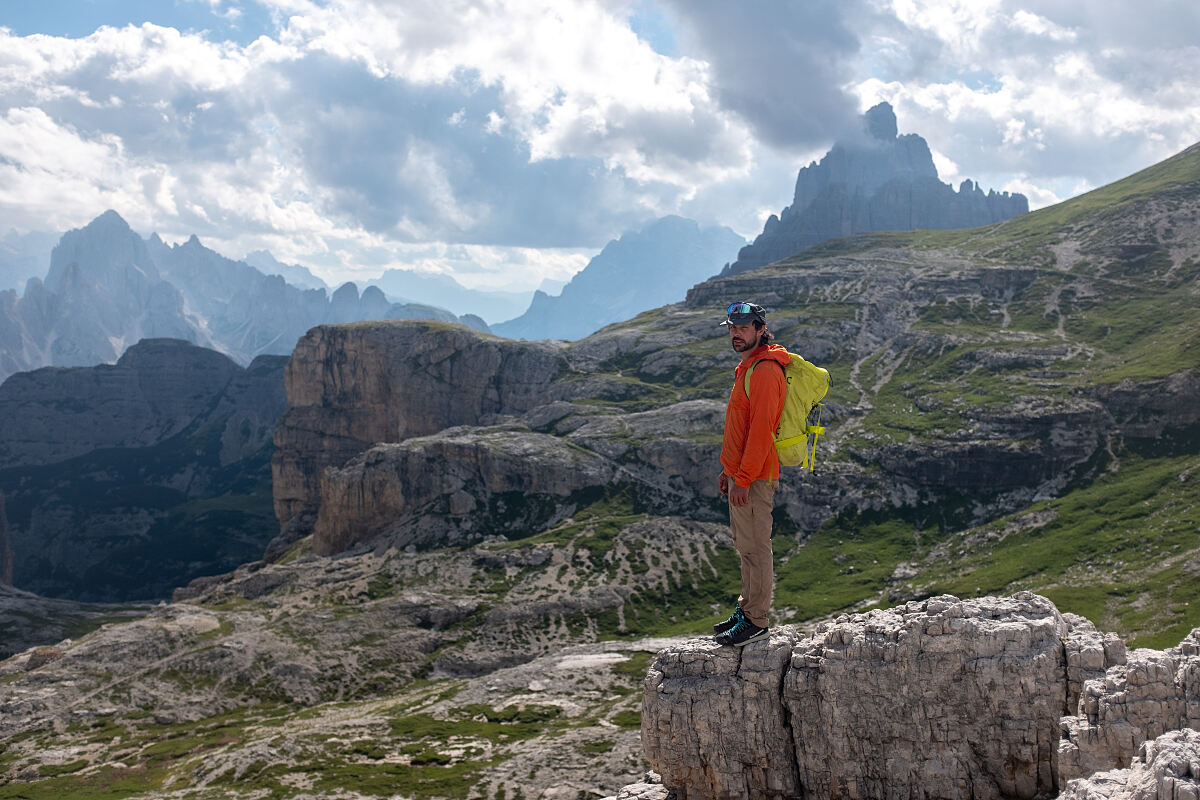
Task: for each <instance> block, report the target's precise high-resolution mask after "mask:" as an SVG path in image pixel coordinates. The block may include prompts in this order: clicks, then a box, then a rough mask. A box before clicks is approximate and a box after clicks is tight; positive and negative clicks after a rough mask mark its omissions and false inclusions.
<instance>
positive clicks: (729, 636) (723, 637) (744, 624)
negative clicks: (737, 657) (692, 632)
mask: <svg viewBox="0 0 1200 800" xmlns="http://www.w3.org/2000/svg"><path fill="white" fill-rule="evenodd" d="M767 633H769V629H767V628H760V627H758V626H757V625H755V624H754V623H753V622H751V621H750V620H748V619H746V618H745V617H742V618H741V619H740V620H739V621H738V623H737V624H736V625H734V626H733V627H732V628H730V629H729V630H727V631H725V633H722V634H719V635H717V636H714V637H713V641H715V642H716V643H717V644H731V645H733V646H734V647H745V646H746V645H748V644H750V643H751V642H753V641H754V640H756V639H762V638H763V637H764V636H766V635H767Z"/></svg>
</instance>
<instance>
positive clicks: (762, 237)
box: [722, 103, 1029, 275]
mask: <svg viewBox="0 0 1200 800" xmlns="http://www.w3.org/2000/svg"><path fill="white" fill-rule="evenodd" d="M1027 211H1029V201H1028V200H1027V199H1026V198H1025V196H1024V195H1022V194H1012V195H1010V194H1009V193H1008V192H996V191H995V190H990V191H988V192H986V193H985V192H984V191H983V189H981V188H980V187H979V185H978V184H976V183H975V182H974V181H971V180H965V181H963V182H962V183H961V184H960V185H959V187H958V191H957V192H956V191H955V190H954V189H953V188H952V187H951V186H950V185H949V184H945V183H942V182H941V181H940V180H938V174H937V168H936V167H934V165H933V154H932V153H931V152H930V150H929V145H928V144H926V142H925V140H924V139H922V138H921V137H920V136H918V135H917V134H915V133H907V134H904V135H903V136H900V135H898V134H897V127H896V114H895V112H894V111H893V110H892V106H891V104H889V103H880V104H879V105H877V106H875V107H873V108H871V109H870V110H868V111H867V112H866V114H864V115H863V118H862V130H861V131H856V132H855V133H854V135H851V136H848V137H845V138H843V139H842V140H841V141H838V142H837V143H836V144H835V145H834V146H833V148H832V149H831V150H830V151H829V152H828V153H826V154H825V157H824V158H822V159H821V161H820V162H819V163H817V162H814V163H812V164H809V165H808V166H807V167H804V168H803V169H801V170H800V172H799V174H798V175H797V176H796V192H795V196H794V197H793V198H792V203H791V205H789V206H788V207H786V208H785V209H783V211H782V212H780V214H779V215H778V216H776V215H774V214H772V215H771V216H770V217H769V218H768V219H767V222H766V224H765V225H764V226H763V231H762V233H761V234H759V235H758V236H757V237H756V238H755V239H754V241H753V242H751V243H750V244H748V245H746V246H745V247H743V248H742V249H741V251H740V252H739V253H738V257H737V260H736V261H734V262H733V263H732V264H727V265H726V266H725V269H724V270H723V272H722V274H723V275H733V274H736V273H739V272H745V271H746V270H749V269H754V268H756V267H761V266H764V265H766V264H769V263H771V262H773V261H778V260H780V259H783V258H787V257H789V256H791V255H794V254H795V253H799V252H800V251H801V250H806V249H808V248H809V247H813V246H814V245H818V244H820V243H821V242H824V241H826V240H828V239H835V238H838V237H841V236H848V235H851V234H855V233H864V232H867V231H891V230H898V231H899V230H914V229H917V228H974V227H976V226H979V225H988V224H990V223H994V222H1001V221H1003V220H1006V219H1010V218H1012V217H1015V216H1017V215H1019V214H1024V213H1026V212H1027Z"/></svg>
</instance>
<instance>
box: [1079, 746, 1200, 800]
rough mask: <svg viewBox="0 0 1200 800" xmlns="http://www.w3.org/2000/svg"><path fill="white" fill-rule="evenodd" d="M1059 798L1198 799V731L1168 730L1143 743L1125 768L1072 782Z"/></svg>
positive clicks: (1123, 799) (1086, 799)
mask: <svg viewBox="0 0 1200 800" xmlns="http://www.w3.org/2000/svg"><path fill="white" fill-rule="evenodd" d="M1059 798H1060V800H1196V798H1200V731H1196V730H1178V731H1171V732H1170V733H1165V734H1163V735H1162V736H1159V737H1158V738H1157V739H1154V740H1153V741H1150V742H1146V743H1145V744H1143V745H1142V746H1141V748H1140V749H1139V751H1138V755H1137V757H1136V758H1134V759H1133V763H1132V764H1131V765H1130V767H1129V769H1117V770H1109V771H1105V772H1097V773H1096V774H1094V775H1091V776H1090V777H1088V778H1077V779H1075V780H1072V781H1071V782H1070V783H1068V784H1067V787H1066V789H1064V790H1063V792H1062V794H1060V795H1059Z"/></svg>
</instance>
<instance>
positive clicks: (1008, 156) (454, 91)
mask: <svg viewBox="0 0 1200 800" xmlns="http://www.w3.org/2000/svg"><path fill="white" fill-rule="evenodd" d="M193 1H194V2H201V3H206V4H208V6H209V8H210V10H211V11H212V12H213V13H214V14H217V15H224V16H225V17H226V18H229V17H230V16H231V15H232V16H237V15H238V14H239V13H241V14H243V16H242V17H241V19H249V18H250V17H252V16H254V15H256V14H257V16H258V17H262V16H263V14H262V8H263V7H266V8H267V10H268V12H269V13H268V15H267V16H269V17H270V18H272V19H274V20H275V21H276V24H277V26H278V27H277V30H275V31H274V32H273V35H272V36H270V37H268V36H263V37H260V38H259V39H258V40H256V41H254V42H251V43H249V44H245V45H238V44H235V43H228V42H219V41H213V40H212V39H213V37H211V36H210V37H205V36H203V35H199V34H193V33H180V32H179V31H176V30H173V29H170V28H163V27H157V26H154V25H140V26H125V27H119V26H114V27H108V28H101V29H99V30H97V31H96V32H95V33H93V34H92V35H90V36H86V37H84V38H81V39H65V38H54V37H47V36H27V37H17V36H15V35H13V34H11V33H10V32H7V31H0V212H2V214H3V217H2V218H3V219H5V220H6V222H7V224H8V225H12V226H14V227H18V228H25V229H30V228H35V229H36V228H47V227H56V228H60V229H62V228H67V227H74V226H78V225H82V224H84V223H86V222H87V221H88V220H89V219H91V218H92V217H94V216H95V215H96V214H98V213H99V212H100V211H102V210H104V209H105V208H108V207H112V208H116V209H117V210H118V211H119V212H120V213H121V214H122V215H123V216H125V217H126V218H127V219H129V221H130V222H131V224H133V225H134V227H135V228H137V229H139V230H143V231H146V232H148V231H150V230H158V231H159V232H161V233H163V234H164V235H165V236H174V237H180V238H183V237H186V236H187V235H189V234H190V233H193V232H195V233H198V234H199V235H200V236H201V237H202V238H203V239H204V240H205V242H206V243H210V244H212V245H213V246H217V247H218V249H222V251H223V252H226V253H227V254H230V255H238V254H241V253H245V252H247V251H248V250H252V249H258V248H260V247H264V246H265V247H268V248H269V249H271V250H272V251H273V252H275V253H276V254H277V256H279V257H282V258H284V259H285V260H289V261H298V262H301V263H312V264H313V265H314V266H316V267H319V268H320V269H323V270H326V271H327V272H326V273H325V274H326V275H331V274H332V271H334V270H342V271H344V272H345V273H346V274H347V275H361V274H362V273H363V272H364V271H368V270H369V271H371V273H372V274H371V275H368V277H373V275H375V274H378V271H381V269H382V268H383V267H384V266H405V265H415V264H418V263H419V264H420V265H421V266H422V267H423V268H426V269H430V270H441V269H444V270H453V271H456V272H460V273H462V274H463V275H471V276H474V277H472V278H469V279H468V281H469V280H477V281H480V282H489V281H496V282H499V281H501V280H503V278H502V277H501V276H503V275H505V274H506V273H508V274H511V275H512V276H513V277H512V278H511V279H512V280H520V281H524V282H525V285H527V286H533V285H536V284H537V283H538V281H540V279H541V277H569V275H570V274H571V273H572V272H573V270H574V269H577V268H578V267H579V266H582V262H585V261H586V258H584V256H583V253H585V252H591V253H593V254H594V252H595V249H597V248H598V247H599V246H600V245H602V244H603V243H604V242H605V241H607V240H608V239H611V238H615V237H616V236H618V235H620V234H621V233H622V232H623V231H625V230H629V229H632V228H634V227H637V226H639V225H641V224H642V223H644V222H645V220H646V219H647V218H649V217H652V216H658V215H661V214H665V213H682V214H686V215H690V216H695V217H697V218H699V219H700V220H701V221H703V222H720V223H724V224H728V225H730V226H731V227H733V228H734V229H735V230H737V231H738V232H739V233H741V234H743V235H745V236H747V237H748V238H753V236H754V235H755V234H757V233H758V231H759V230H760V229H761V225H762V221H763V218H764V217H765V215H766V214H768V213H772V212H778V211H779V210H780V209H781V208H782V207H783V206H784V205H785V204H787V203H788V202H789V201H790V199H791V186H792V183H793V181H794V179H795V173H796V170H797V169H798V168H799V167H801V166H803V165H804V164H806V163H807V162H808V161H809V160H810V159H812V158H814V157H820V155H821V154H822V153H823V152H824V150H825V149H826V148H827V147H828V145H829V144H830V143H831V141H832V140H833V138H834V137H835V136H837V135H838V133H839V132H841V131H843V130H845V129H846V127H847V126H848V125H851V124H852V123H853V122H854V119H855V116H856V115H857V114H858V113H859V112H861V111H862V110H864V109H865V108H867V107H869V106H870V105H873V104H874V103H875V102H877V101H879V100H889V101H891V102H892V103H893V105H894V106H895V108H896V111H897V115H898V117H899V124H900V129H901V131H902V132H916V133H919V134H921V135H922V136H924V137H925V138H926V139H927V140H928V141H929V144H930V147H931V149H932V151H933V153H934V157H935V164H936V166H937V167H938V170H939V174H941V176H942V178H943V180H949V181H952V182H955V183H957V182H958V181H959V180H961V179H963V178H973V179H976V180H979V181H981V183H982V184H983V187H984V188H985V189H987V188H992V187H993V186H995V187H997V188H1001V189H1007V190H1009V191H1021V192H1022V193H1024V194H1026V195H1027V196H1028V197H1029V198H1030V201H1031V204H1033V205H1035V206H1038V205H1042V204H1046V203H1051V202H1054V201H1055V200H1057V199H1058V198H1063V197H1068V196H1071V195H1072V194H1074V193H1075V192H1076V191H1078V189H1079V187H1091V186H1096V185H1100V184H1102V183H1105V182H1107V181H1110V180H1113V179H1116V178H1119V177H1122V176H1123V175H1125V174H1128V173H1130V172H1133V171H1135V170H1136V169H1139V168H1141V167H1144V166H1146V165H1148V164H1150V163H1152V162H1154V161H1157V160H1160V159H1161V158H1163V157H1165V156H1167V155H1170V154H1171V153H1173V152H1176V151H1178V150H1180V149H1182V148H1183V147H1184V146H1186V145H1188V144H1190V143H1192V142H1193V141H1195V140H1196V139H1198V138H1200V47H1198V46H1197V43H1198V42H1200V6H1195V5H1194V4H1191V3H1185V2H1183V1H1182V0H1162V1H1161V2H1156V3H1153V4H1148V5H1134V4H1128V3H1122V2H1115V0H1097V2H1094V3H1086V4H1081V3H1074V2H1071V3H1068V2H1066V0H847V2H844V3H816V4H814V3H807V2H800V0H778V2H769V3H768V2H749V3H742V4H734V5H731V4H729V3H726V2H723V1H722V0H636V2H634V0H571V1H570V2H562V0H492V1H491V2H487V3H482V2H478V1H477V0H441V1H440V2H434V0H328V1H327V2H324V1H323V2H310V0H260V1H259V2H258V3H257V4H256V5H254V4H252V3H251V2H250V0H193ZM631 18H636V19H640V20H643V21H644V20H646V19H651V18H652V19H653V20H654V21H655V25H657V26H659V29H660V30H659V33H658V34H656V35H655V36H654V37H651V38H655V39H656V40H657V41H660V42H663V41H668V40H669V41H670V45H671V46H670V47H663V48H662V49H663V50H665V51H666V52H669V53H670V54H671V55H663V54H662V53H660V52H656V51H655V50H654V49H653V47H652V46H651V45H650V44H649V43H648V42H647V41H646V40H645V39H644V38H639V36H638V34H637V33H636V32H635V31H634V30H633V29H632V28H631V25H630V19H631ZM668 27H669V28H670V30H669V31H668V30H667V28H668ZM514 31H518V32H519V35H514V33H513V32H514ZM665 33H669V34H670V35H669V36H665V35H664V34H665ZM989 180H990V181H991V183H989V182H988V181H989ZM581 259H582V261H581ZM471 270H475V271H474V272H472V271H471ZM331 282H334V283H336V282H338V281H337V280H336V279H331Z"/></svg>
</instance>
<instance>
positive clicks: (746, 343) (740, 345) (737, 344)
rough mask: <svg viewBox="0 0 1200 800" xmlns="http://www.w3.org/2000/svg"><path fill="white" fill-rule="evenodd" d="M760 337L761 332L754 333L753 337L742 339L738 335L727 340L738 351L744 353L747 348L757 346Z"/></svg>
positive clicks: (751, 348)
mask: <svg viewBox="0 0 1200 800" xmlns="http://www.w3.org/2000/svg"><path fill="white" fill-rule="evenodd" d="M760 338H762V335H761V334H755V336H754V338H753V339H743V338H741V337H740V336H735V337H733V338H732V339H730V340H729V344H730V345H732V346H733V349H734V350H735V351H737V352H739V353H745V352H747V351H748V350H753V349H754V348H756V347H758V340H759V339H760Z"/></svg>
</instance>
